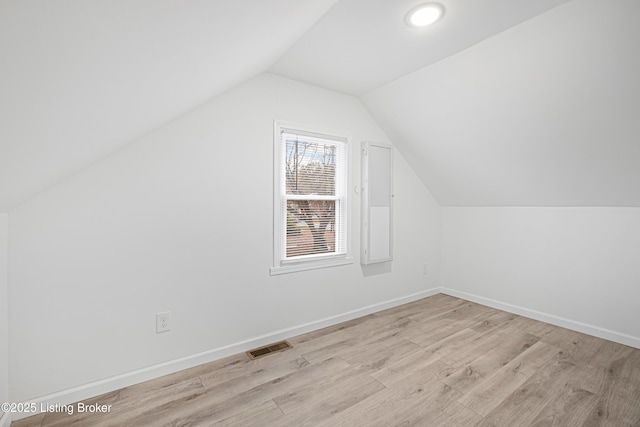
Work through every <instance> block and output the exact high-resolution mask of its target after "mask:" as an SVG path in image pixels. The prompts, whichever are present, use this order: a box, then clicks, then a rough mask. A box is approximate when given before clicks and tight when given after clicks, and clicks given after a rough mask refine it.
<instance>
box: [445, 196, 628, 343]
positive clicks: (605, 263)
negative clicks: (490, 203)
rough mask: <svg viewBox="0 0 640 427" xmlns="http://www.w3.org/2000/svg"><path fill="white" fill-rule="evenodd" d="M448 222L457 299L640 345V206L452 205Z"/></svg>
mask: <svg viewBox="0 0 640 427" xmlns="http://www.w3.org/2000/svg"><path fill="white" fill-rule="evenodd" d="M442 224H443V229H442V233H443V243H442V258H443V268H442V284H443V286H444V287H445V288H448V289H451V290H453V291H455V292H454V294H455V293H457V294H458V295H460V296H476V297H479V299H478V300H479V301H480V302H484V303H489V304H492V303H495V302H498V303H501V304H504V305H505V306H504V307H503V308H507V309H516V310H520V311H521V312H522V311H523V310H524V311H523V312H524V313H525V314H527V315H530V316H533V317H538V318H541V319H543V320H546V321H549V322H552V323H557V324H561V325H563V326H567V327H570V328H573V329H578V330H582V331H583V332H588V333H592V334H594V335H597V336H602V337H605V338H609V339H612V340H615V341H619V342H623V343H626V344H629V345H634V346H636V347H640V311H639V310H638V301H640V286H638V285H639V282H638V278H640V262H639V261H640V208H451V207H449V208H443V219H442ZM522 309H523V310H522Z"/></svg>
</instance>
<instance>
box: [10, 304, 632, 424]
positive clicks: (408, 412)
mask: <svg viewBox="0 0 640 427" xmlns="http://www.w3.org/2000/svg"><path fill="white" fill-rule="evenodd" d="M289 342H290V343H291V344H293V345H294V348H293V349H291V350H287V351H284V352H282V353H277V354H273V355H270V356H267V357H264V358H262V359H257V360H253V361H251V360H249V359H248V358H247V357H246V356H245V355H244V354H240V355H237V356H233V357H229V358H226V359H223V360H219V361H216V362H212V363H209V364H206V365H201V366H198V367H195V368H192V369H188V370H186V371H182V372H179V373H176V374H172V375H168V376H166V377H162V378H159V379H156V380H153V381H149V382H146V383H142V384H138V385H135V386H132V387H127V388H125V389H122V390H118V391H115V392H113V393H108V394H105V395H102V396H99V397H96V398H94V399H91V400H90V401H87V402H86V403H99V404H108V405H112V408H111V412H110V413H109V414H106V415H91V416H88V415H87V414H77V413H76V414H74V415H73V416H69V415H67V414H66V413H47V414H41V415H38V416H35V417H31V418H28V419H25V420H21V421H19V422H14V423H13V424H12V426H13V427H25V426H70V425H76V426H162V425H167V426H210V425H224V426H243V427H244V426H303V425H314V426H316V425H318V426H331V427H334V426H367V427H368V426H385V427H387V426H395V425H417V426H429V427H431V426H468V425H469V426H475V425H480V426H485V425H487V426H494V425H495V426H509V427H513V426H529V425H535V426H547V425H557V426H600V425H603V426H639V425H640V350H638V349H633V348H631V347H627V346H624V345H620V344H616V343H613V342H610V341H606V340H602V339H598V338H594V337H591V336H588V335H584V334H580V333H577V332H572V331H569V330H567V329H562V328H559V327H556V326H551V325H549V324H545V323H541V322H537V321H534V320H530V319H526V318H524V317H520V316H517V315H513V314H509V313H506V312H503V311H499V310H495V309H492V308H488V307H485V306H482V305H478V304H474V303H470V302H467V301H463V300H460V299H457V298H453V297H449V296H446V295H436V296H433V297H430V298H426V299H423V300H420V301H417V302H414V303H411V304H406V305H403V306H400V307H396V308H393V309H390V310H386V311H383V312H379V313H376V314H373V315H369V316H366V317H363V318H361V319H357V320H353V321H350V322H346V323H343V324H340V325H336V326H333V327H330V328H326V329H323V330H320V331H316V332H312V333H310V334H306V335H302V336H298V337H296V338H293V339H291V340H289Z"/></svg>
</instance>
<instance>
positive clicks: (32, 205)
mask: <svg viewBox="0 0 640 427" xmlns="http://www.w3.org/2000/svg"><path fill="white" fill-rule="evenodd" d="M274 119H281V120H288V121H293V122H299V123H302V124H308V125H310V126H319V127H322V128H333V129H341V130H346V131H348V132H350V133H351V135H352V137H353V140H352V141H353V144H352V153H351V154H352V159H351V164H352V166H353V182H352V184H353V185H352V187H353V186H355V185H356V184H358V182H359V161H360V160H359V146H360V141H362V140H377V141H382V142H388V141H387V139H386V137H385V135H384V134H383V132H382V131H381V130H380V129H379V128H378V127H377V125H376V124H375V122H374V121H373V119H372V118H371V117H370V116H369V114H368V113H367V111H366V110H365V108H364V107H363V106H362V104H361V103H360V101H359V100H357V99H356V98H354V97H350V96H346V95H342V94H338V93H335V92H330V91H327V90H323V89H319V88H315V87H312V86H308V85H304V84H301V83H297V82H294V81H290V80H286V79H282V78H278V77H275V76H272V75H262V76H259V77H258V78H256V79H253V80H251V81H249V82H247V83H245V84H243V85H241V86H240V87H237V88H236V89H233V90H231V91H229V92H227V93H226V94H224V95H222V96H220V97H218V98H216V99H214V100H212V101H211V102H209V103H208V104H206V105H204V106H202V107H200V108H198V109H197V110H195V111H193V112H191V113H189V114H187V115H185V116H183V117H181V118H179V119H177V120H175V121H174V122H172V123H171V124H169V125H167V126H165V127H164V128H162V129H160V130H158V131H155V132H153V133H151V134H149V135H147V136H146V137H144V138H142V139H140V140H138V141H137V142H135V143H133V144H132V145H130V146H128V147H127V148H125V149H124V150H122V151H119V152H117V153H115V154H114V155H112V156H110V157H108V158H106V159H105V160H104V161H102V162H100V163H97V164H95V165H94V166H92V167H91V168H89V169H87V170H85V171H84V172H82V173H80V174H78V175H75V176H73V177H71V178H70V179H68V180H67V181H65V182H63V183H62V184H59V185H57V186H56V187H54V188H52V189H50V190H48V191H46V192H44V193H41V194H40V195H38V196H37V197H35V198H33V199H31V200H30V201H28V202H27V203H24V204H22V205H21V206H19V207H18V208H16V209H14V210H13V211H11V212H10V218H11V221H10V223H9V233H10V238H11V254H10V259H9V262H10V267H11V268H10V275H9V286H10V292H11V301H10V308H11V310H10V333H11V335H10V336H11V341H10V344H11V347H10V366H11V372H10V395H11V398H12V400H15V401H25V400H30V399H33V398H39V397H42V396H45V398H46V397H47V396H49V397H50V396H51V394H52V393H58V392H61V393H62V394H61V395H62V396H64V395H65V393H67V392H68V394H67V395H66V396H67V398H69V397H70V396H71V395H72V393H71V392H69V390H75V391H76V392H78V393H76V394H73V396H75V397H82V396H83V395H85V394H89V393H91V392H92V391H95V390H96V388H91V387H88V388H87V389H83V387H84V386H83V385H84V384H90V385H91V384H96V383H94V382H96V381H100V380H103V379H106V380H107V381H106V383H105V384H107V385H105V386H104V388H109V387H110V386H116V385H118V384H121V383H118V382H117V381H115V380H114V381H113V382H109V381H110V379H113V378H114V377H115V376H118V375H125V377H126V375H127V373H129V372H131V371H136V370H140V369H145V368H147V367H153V366H156V365H158V364H161V363H164V362H171V361H175V360H178V359H180V358H189V357H191V356H194V355H195V356H197V355H200V354H202V353H203V352H205V356H204V358H205V359H206V357H209V356H211V355H216V354H218V355H219V354H222V353H215V352H212V353H206V352H210V351H211V350H215V349H220V348H223V347H224V346H229V345H233V344H237V343H241V342H243V341H244V340H252V339H254V338H256V337H260V336H263V335H265V334H267V335H268V334H272V333H274V331H275V332H277V331H282V330H286V329H289V328H295V327H297V326H300V325H306V324H308V323H312V324H315V323H313V322H318V321H321V320H322V319H327V318H331V317H332V316H339V315H341V314H344V313H348V312H351V311H356V312H357V311H358V310H360V309H363V308H366V307H369V306H372V305H376V304H380V303H385V302H389V301H392V300H395V299H402V298H403V297H407V296H411V295H414V296H415V294H419V293H421V292H424V291H425V290H429V289H432V288H436V287H437V286H439V265H440V258H439V244H440V234H439V233H440V208H439V206H438V204H437V203H436V202H435V200H434V199H433V198H432V197H431V195H430V194H429V193H428V192H427V190H426V189H425V187H424V186H423V184H422V183H421V181H420V180H419V179H418V178H417V176H416V175H415V174H414V173H413V171H412V170H411V169H410V168H409V167H408V166H407V164H406V163H405V160H404V159H403V158H402V156H401V155H400V154H399V153H396V156H395V158H396V164H395V188H396V197H395V203H396V205H395V206H396V221H395V256H396V259H395V261H394V262H393V265H392V272H391V273H387V274H378V275H366V276H365V275H364V274H363V270H362V269H361V267H360V265H359V263H358V253H359V240H358V230H359V226H360V224H359V218H360V211H359V202H360V200H359V199H358V198H356V197H354V199H353V205H352V208H353V210H352V227H353V228H352V230H353V234H352V237H353V252H354V255H355V257H356V263H355V264H353V265H349V266H344V267H336V268H331V269H324V270H314V271H308V272H303V273H296V274H286V275H282V276H270V275H269V267H271V263H272V169H273V165H272V158H273V156H272V148H273V141H272V140H273V130H272V129H273V120H274ZM425 262H426V263H428V265H429V269H430V270H429V274H428V275H427V276H424V275H422V264H423V263H425ZM420 295H421V294H420ZM164 310H170V311H171V312H172V318H171V322H172V331H171V332H169V333H164V334H156V333H155V313H156V312H159V311H164ZM233 348H236V347H233ZM207 355H209V356H207ZM201 359H202V358H201ZM201 359H197V358H196V359H193V360H201ZM193 360H192V361H193ZM185 363H186V364H188V363H191V362H185ZM183 365H184V363H183ZM171 366H172V367H175V366H179V364H175V365H171ZM160 371H161V370H159V369H158V370H152V372H153V373H158V372H160ZM132 378H134V377H132ZM135 378H140V377H139V376H138V377H135ZM125 382H126V381H125ZM77 387H79V388H77ZM69 393H71V394H69ZM62 400H65V399H62Z"/></svg>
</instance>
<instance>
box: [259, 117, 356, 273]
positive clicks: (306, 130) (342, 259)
mask: <svg viewBox="0 0 640 427" xmlns="http://www.w3.org/2000/svg"><path fill="white" fill-rule="evenodd" d="M283 132H287V133H295V134H298V135H304V136H310V137H314V138H322V139H328V140H334V141H341V142H344V143H345V144H346V148H345V163H346V172H345V175H346V176H345V177H344V179H345V189H344V191H345V193H344V199H345V203H346V212H345V218H344V227H345V233H344V238H345V244H346V253H345V254H338V255H336V254H319V255H309V256H303V257H299V258H296V259H289V260H287V259H282V258H281V254H282V247H281V243H282V241H283V239H282V238H281V237H282V233H283V232H285V230H286V218H284V217H282V215H281V214H282V212H281V202H282V199H281V197H282V195H281V194H280V189H281V183H282V181H281V180H282V173H283V169H282V164H281V162H282V160H283V159H282V155H283V153H282V151H281V144H282V139H281V138H282V137H281V135H282V133H283ZM350 151H351V136H350V135H349V134H348V133H346V132H344V131H336V130H329V129H319V128H317V127H309V126H305V125H300V124H297V123H291V122H286V121H281V120H274V122H273V266H272V267H271V268H270V274H271V275H272V276H274V275H278V274H286V273H294V272H299V271H306V270H314V269H319V268H328V267H335V266H340V265H348V264H353V255H352V252H351V206H352V200H351V196H350V194H349V188H351V187H350V185H351V164H350Z"/></svg>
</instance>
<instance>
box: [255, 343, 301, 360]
mask: <svg viewBox="0 0 640 427" xmlns="http://www.w3.org/2000/svg"><path fill="white" fill-rule="evenodd" d="M290 348H293V346H292V345H291V344H289V343H288V342H287V341H280V342H277V343H274V344H269V345H265V346H263V347H258V348H254V349H253V350H249V351H247V356H249V359H252V360H253V359H258V358H259V357H264V356H267V355H269V354H272V353H277V352H279V351H285V350H289V349H290Z"/></svg>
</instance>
